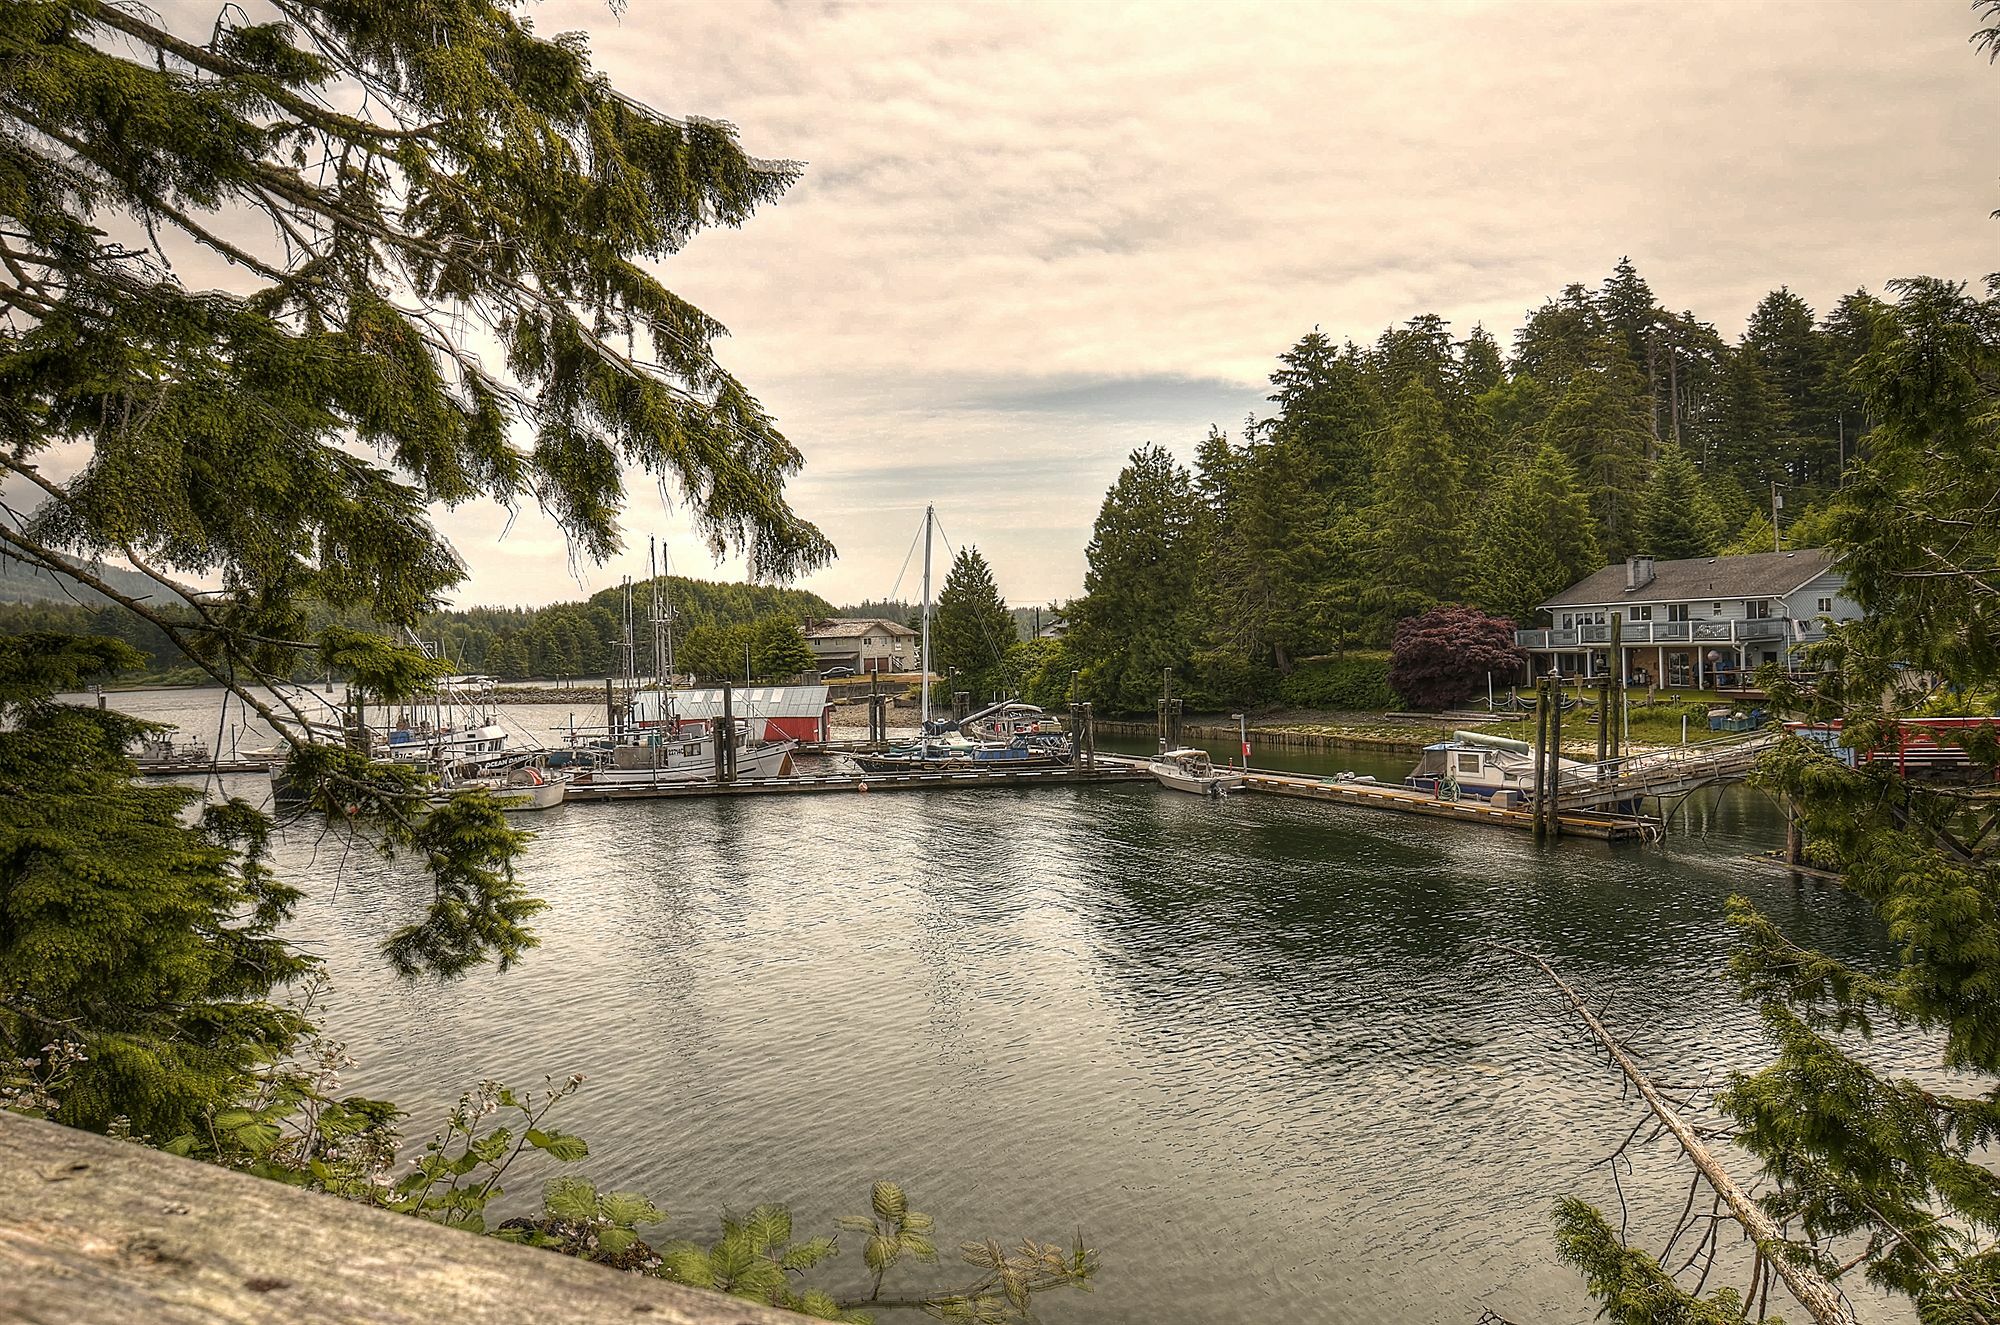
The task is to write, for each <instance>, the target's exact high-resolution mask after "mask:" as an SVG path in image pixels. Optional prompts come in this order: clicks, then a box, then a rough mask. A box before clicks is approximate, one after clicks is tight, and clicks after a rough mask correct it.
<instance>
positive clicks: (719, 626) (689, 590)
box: [424, 575, 833, 680]
mask: <svg viewBox="0 0 2000 1325" xmlns="http://www.w3.org/2000/svg"><path fill="white" fill-rule="evenodd" d="M654 583H655V582H654V581H651V580H645V581H640V582H638V583H635V584H634V585H633V586H632V618H633V625H632V641H633V645H634V659H633V666H634V668H635V669H636V670H637V671H638V672H639V673H641V674H644V675H649V674H652V673H654V672H655V671H656V670H658V669H656V667H655V664H654V658H653V628H652V626H651V624H650V623H649V622H650V617H651V615H652V606H653V588H654ZM658 584H659V587H660V590H661V593H662V604H663V607H664V606H665V605H669V604H670V605H671V608H672V613H673V623H674V636H675V639H676V640H677V641H678V642H681V643H686V642H688V641H689V640H690V639H692V640H693V641H694V645H695V655H693V656H682V657H680V658H678V659H677V661H679V663H680V665H681V669H682V670H683V671H686V670H688V669H689V668H690V667H691V666H692V667H694V669H695V670H696V671H699V672H702V673H703V674H707V673H708V672H710V671H714V672H716V673H718V674H720V673H721V672H722V670H723V669H722V668H721V667H720V666H715V667H710V666H704V665H698V663H699V662H702V661H705V659H703V658H702V657H701V655H703V654H704V652H705V651H704V650H703V647H702V646H703V644H704V643H705V641H706V637H707V636H708V635H711V634H712V633H713V632H715V631H718V630H726V629H727V628H729V627H732V626H745V627H748V626H754V625H758V624H760V623H763V622H766V621H768V620H769V619H771V618H778V619H781V620H783V621H786V622H789V623H790V624H791V625H793V626H795V627H796V626H800V625H803V624H804V623H805V621H806V620H807V619H808V618H812V617H822V616H831V615H832V614H833V607H832V605H831V604H829V603H828V602H827V601H826V600H825V599H824V598H821V597H820V596H819V595H818V594H813V593H807V592H806V591H804V590H803V589H776V588H770V587H768V586H765V585H760V584H729V583H721V582H718V581H713V580H689V579H683V578H681V577H680V576H678V575H676V576H673V577H671V580H670V579H669V578H668V577H666V576H662V577H660V579H659V581H658ZM624 594H625V591H624V589H623V587H622V586H621V587H616V588H611V589H604V590H601V591H599V592H598V593H595V594H592V595H591V596H590V597H589V598H588V599H586V600H584V601H583V602H580V603H556V604H553V605H551V606H549V607H534V608H529V607H474V608H467V609H465V610H463V611H456V612H442V613H439V614H438V615H436V616H435V617H433V618H431V620H430V621H429V622H428V623H426V626H425V630H424V634H425V635H426V636H427V637H429V638H431V639H436V640H441V641H442V642H443V644H444V647H445V651H446V653H447V654H448V655H449V656H450V657H451V659H452V661H453V662H454V664H455V665H457V666H458V667H460V668H461V669H463V670H465V671H467V672H481V673H488V674H490V675H493V676H498V677H501V678H502V679H505V680H516V679H519V678H523V677H543V678H560V677H574V676H607V675H611V674H613V673H614V672H616V671H618V670H619V669H620V668H622V667H623V666H624V662H623V657H622V647H623V640H624V638H625V636H624V630H625V627H624V610H625V609H624ZM704 628H706V631H704ZM697 632H704V633H702V634H698V633H697ZM726 648H727V646H723V645H721V644H720V642H718V645H717V648H716V649H713V650H707V651H706V652H715V653H717V654H718V656H720V654H721V653H722V652H724V651H725V649H726Z"/></svg>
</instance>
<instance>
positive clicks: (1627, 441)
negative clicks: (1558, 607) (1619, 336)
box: [1542, 372, 1650, 561]
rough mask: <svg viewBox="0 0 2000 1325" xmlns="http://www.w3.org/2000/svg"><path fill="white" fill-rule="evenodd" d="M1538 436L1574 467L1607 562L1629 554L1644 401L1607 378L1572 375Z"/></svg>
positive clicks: (1642, 452)
mask: <svg viewBox="0 0 2000 1325" xmlns="http://www.w3.org/2000/svg"><path fill="white" fill-rule="evenodd" d="M1542 437H1543V439H1544V440H1545V441H1547V442H1549V443H1551V444H1553V445H1554V446H1555V447H1556V448H1557V449H1558V450H1560V451H1561V452H1562V453H1563V454H1564V455H1566V456H1567V457H1569V460H1570V463H1571V464H1572V465H1574V466H1575V467H1576V470H1577V473H1578V475H1579V477H1580V478H1581V479H1582V481H1583V489H1584V492H1585V493H1586V495H1588V497H1589V499H1590V509H1591V513H1592V514H1593V515H1594V516H1595V517H1596V522H1597V528H1596V534H1597V541H1598V545H1599V546H1600V547H1601V548H1602V549H1603V550H1604V552H1605V554H1606V555H1607V556H1609V557H1610V558H1611V559H1612V560H1614V561H1615V560H1622V559H1623V558H1624V557H1626V556H1627V555H1629V554H1630V553H1631V551H1632V550H1633V549H1632V541H1633V538H1634V537H1635V536H1636V534H1637V532H1638V529H1637V525H1638V519H1637V517H1638V508H1639V489H1640V485H1641V483H1642V482H1643V480H1644V477H1645V472H1646V460H1645V456H1646V446H1647V443H1648V441H1649V440H1650V438H1649V437H1648V434H1647V432H1646V415H1645V402H1644V399H1643V397H1640V396H1639V395H1638V394H1637V393H1636V392H1634V391H1633V390H1631V384H1630V383H1629V382H1628V381H1625V380H1621V379H1620V378H1619V377H1617V376H1614V375H1612V374H1609V373H1602V372H1590V373H1582V374H1579V375H1577V376H1576V377H1574V378H1573V379H1572V380H1571V383H1570V387H1569V389H1568V390H1567V391H1565V392H1564V393H1563V396H1562V398H1561V399H1560V400H1559V401H1557V402H1556V406H1555V408H1554V409H1552V410H1550V411H1549V416H1548V418H1547V419H1546V420H1545V421H1544V422H1543V424H1542Z"/></svg>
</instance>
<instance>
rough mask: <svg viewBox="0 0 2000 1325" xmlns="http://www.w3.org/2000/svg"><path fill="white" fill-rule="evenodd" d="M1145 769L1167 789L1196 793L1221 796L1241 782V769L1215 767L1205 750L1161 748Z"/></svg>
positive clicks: (1236, 787)
mask: <svg viewBox="0 0 2000 1325" xmlns="http://www.w3.org/2000/svg"><path fill="white" fill-rule="evenodd" d="M1146 768H1147V770H1148V771H1150V772H1151V773H1152V775H1153V776H1154V777H1155V778H1157V779H1158V780H1159V783H1160V785H1161V786H1163V787H1165V788H1167V789H1168V790H1169V791H1189V792H1193V793H1194V794H1195V795H1197V796H1221V795H1223V794H1225V793H1226V792H1231V791H1235V790H1236V789H1238V788H1239V787H1241V786H1242V785H1243V774H1242V772H1240V771H1239V770H1237V769H1233V768H1231V769H1218V768H1216V766H1215V764H1214V762H1213V761H1212V760H1210V759H1209V757H1208V751H1206V750H1190V749H1180V750H1164V751H1162V752H1160V753H1159V754H1157V755H1154V756H1153V757H1152V758H1151V759H1150V760H1148V761H1147V762H1146Z"/></svg>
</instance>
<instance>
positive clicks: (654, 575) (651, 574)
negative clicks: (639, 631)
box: [646, 534, 667, 688]
mask: <svg viewBox="0 0 2000 1325" xmlns="http://www.w3.org/2000/svg"><path fill="white" fill-rule="evenodd" d="M646 578H647V579H649V580H651V581H652V584H653V682H654V684H656V685H658V686H661V687H662V688H664V687H665V686H666V684H667V673H666V668H667V660H666V656H665V655H664V654H663V653H662V652H661V651H660V626H661V623H662V622H663V621H664V620H665V618H663V617H662V616H661V615H660V540H659V539H657V538H654V537H653V536H651V535H650V534H649V535H647V537H646Z"/></svg>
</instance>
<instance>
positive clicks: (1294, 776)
mask: <svg viewBox="0 0 2000 1325" xmlns="http://www.w3.org/2000/svg"><path fill="white" fill-rule="evenodd" d="M1097 760H1098V764H1099V766H1100V769H1101V768H1103V767H1108V766H1110V765H1111V764H1114V763H1118V764H1124V765H1125V766H1126V767H1128V768H1132V769H1135V770H1139V771H1143V770H1144V769H1145V767H1146V761H1145V760H1143V759H1132V758H1129V757H1123V756H1118V755H1102V754H1101V755H1099V756H1097ZM1147 776H1151V775H1150V774H1147ZM1243 790H1244V791H1246V792H1250V793H1252V794H1255V795H1263V796H1291V797H1294V798H1295V799H1298V800H1313V801H1331V802H1332V803H1334V804H1336V805H1355V806H1359V807H1361V808H1362V809H1366V810H1386V811H1388V812H1390V813H1392V814H1414V815H1420V816H1422V817H1424V818H1429V819H1445V820H1449V821H1451V822H1454V823H1464V824H1480V825H1483V826H1485V827H1488V828H1513V829H1516V830H1518V831H1520V832H1524V833H1531V832H1533V831H1534V829H1535V816H1534V813H1533V811H1531V810H1527V809H1520V810H1507V809H1501V808H1499V807H1498V806H1495V805H1491V804H1488V803H1487V802H1486V801H1483V800H1477V799H1473V798H1470V797H1468V798H1467V799H1465V800H1457V801H1447V800H1439V799H1438V798H1437V797H1435V796H1433V795H1431V793H1429V792H1427V791H1417V790H1415V789H1413V788H1410V787H1398V786H1392V785H1390V784H1388V783H1385V782H1339V781H1334V780H1332V779H1330V778H1318V777H1313V776H1311V775H1309V774H1304V773H1280V772H1276V771H1272V770H1267V769H1255V768H1253V769H1250V770H1248V771H1247V772H1246V773H1245V775H1244V779H1243ZM1562 831H1563V836H1565V837H1584V838H1592V839H1595V840H1597V841H1600V842H1652V841H1658V840H1659V838H1660V837H1661V836H1662V835H1663V833H1664V831H1665V830H1664V827H1663V825H1662V824H1661V823H1660V821H1659V820H1658V819H1653V818H1649V817H1647V816H1645V815H1634V814H1600V813H1598V812H1596V811H1592V810H1567V809H1566V810H1564V811H1563V813H1562Z"/></svg>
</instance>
